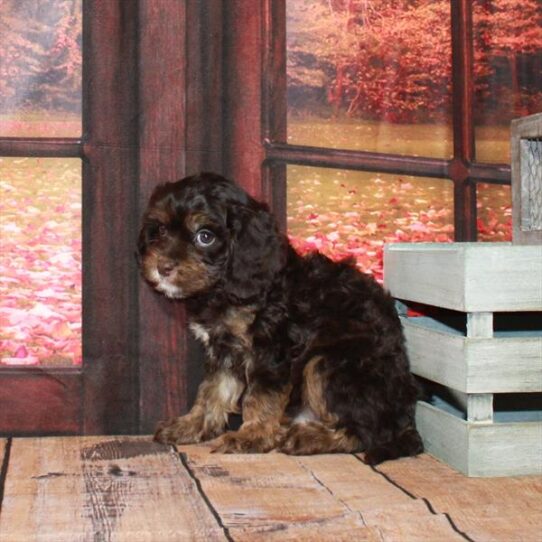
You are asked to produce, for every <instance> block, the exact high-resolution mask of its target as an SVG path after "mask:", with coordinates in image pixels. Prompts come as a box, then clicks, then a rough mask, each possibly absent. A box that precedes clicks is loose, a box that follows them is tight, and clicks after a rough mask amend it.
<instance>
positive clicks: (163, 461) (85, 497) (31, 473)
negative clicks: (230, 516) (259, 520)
mask: <svg viewBox="0 0 542 542" xmlns="http://www.w3.org/2000/svg"><path fill="white" fill-rule="evenodd" d="M0 533H2V534H1V535H0V539H1V540H2V542H9V541H23V540H24V541H26V540H51V541H53V540H54V541H55V542H62V541H70V542H72V541H77V540H84V541H87V540H95V541H104V542H107V541H123V540H126V541H131V542H132V541H134V540H149V541H154V540H160V541H168V540H171V541H179V540H201V541H208V540H209V541H213V540H217V541H218V540H225V535H224V532H223V530H222V528H221V527H220V526H219V525H218V523H217V521H216V519H215V518H214V517H213V515H212V513H211V511H210V510H209V508H208V507H207V506H206V504H205V502H204V501H203V500H202V498H201V496H200V495H199V493H198V490H197V487H196V484H195V482H194V481H193V480H192V478H191V477H190V476H189V474H188V473H187V471H186V470H185V468H184V467H183V465H182V464H181V463H180V461H179V459H178V456H177V455H176V454H175V453H174V451H172V450H171V449H169V448H167V447H165V446H162V445H158V444H156V443H153V442H152V441H151V440H150V438H149V437H145V438H137V437H131V438H128V437H72V438H41V439H40V438H36V439H14V440H13V443H12V448H11V459H10V462H9V467H8V472H7V479H6V484H5V488H4V500H3V504H2V514H1V516H0Z"/></svg>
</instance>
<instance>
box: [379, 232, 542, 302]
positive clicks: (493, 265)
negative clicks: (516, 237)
mask: <svg viewBox="0 0 542 542" xmlns="http://www.w3.org/2000/svg"><path fill="white" fill-rule="evenodd" d="M384 279H385V285H386V288H388V289H389V290H390V292H391V294H392V295H393V296H394V297H396V298H398V299H405V300H410V301H416V302H419V303H425V304H427V305H433V306H435V307H443V308H447V309H452V310H456V311H461V312H497V311H541V310H542V245H537V246H520V245H517V246H514V245H512V244H510V243H402V244H391V245H387V246H386V247H385V249H384Z"/></svg>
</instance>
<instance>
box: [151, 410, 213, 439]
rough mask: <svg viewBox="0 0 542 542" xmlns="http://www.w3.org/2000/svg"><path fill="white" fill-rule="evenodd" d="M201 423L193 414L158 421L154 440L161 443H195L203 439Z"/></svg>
mask: <svg viewBox="0 0 542 542" xmlns="http://www.w3.org/2000/svg"><path fill="white" fill-rule="evenodd" d="M202 426H203V424H202V421H201V420H200V419H199V418H196V417H194V416H190V415H187V416H181V417H179V418H172V419H170V420H167V421H164V422H160V423H159V424H158V427H157V428H156V432H155V433H154V440H155V441H157V442H162V443H163V444H195V443H197V442H201V441H202V440H203V438H202V437H203V427H202Z"/></svg>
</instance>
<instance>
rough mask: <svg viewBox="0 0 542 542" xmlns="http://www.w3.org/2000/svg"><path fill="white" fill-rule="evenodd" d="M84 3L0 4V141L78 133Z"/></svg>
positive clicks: (15, 0)
mask: <svg viewBox="0 0 542 542" xmlns="http://www.w3.org/2000/svg"><path fill="white" fill-rule="evenodd" d="M81 20H82V0H2V1H1V2H0V35H1V36H2V40H1V45H0V136H19V137H39V136H47V137H77V136H79V135H80V134H81V38H82V35H81V33H82V25H81Z"/></svg>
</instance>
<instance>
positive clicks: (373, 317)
mask: <svg viewBox="0 0 542 542" xmlns="http://www.w3.org/2000/svg"><path fill="white" fill-rule="evenodd" d="M139 255H140V265H141V270H142V274H143V276H144V278H145V279H146V280H147V281H148V282H149V283H150V284H151V285H152V286H153V287H154V288H155V289H156V290H157V291H159V292H161V293H164V294H165V295H167V296H169V297H171V298H174V299H182V300H183V301H184V303H186V306H187V311H188V315H189V322H190V328H191V330H192V332H193V333H194V335H195V337H196V338H197V339H199V340H200V341H201V343H202V344H203V346H204V347H205V350H206V353H207V359H206V367H205V369H206V376H205V378H204V381H203V382H202V384H201V386H200V388H199V391H198V395H197V398H196V401H195V404H194V406H193V408H192V409H191V411H190V412H189V413H188V414H187V415H185V416H182V417H179V418H174V419H173V420H169V421H166V422H162V423H161V424H160V425H159V427H158V429H157V432H156V435H155V438H156V439H157V440H159V441H161V442H170V443H192V442H200V441H205V440H211V439H215V440H214V442H213V445H214V448H215V450H216V451H222V452H267V451H269V450H271V449H279V450H281V451H283V452H285V453H290V454H314V453H328V452H361V451H363V452H365V461H367V462H368V463H371V464H376V463H379V462H381V461H384V460H386V459H392V458H396V457H400V456H407V455H415V454H418V453H420V452H421V451H422V448H423V447H422V442H421V439H420V437H419V435H418V433H417V431H416V428H415V424H414V409H415V403H416V399H417V387H416V384H415V381H414V378H413V377H412V375H411V374H410V371H409V363H408V359H407V356H406V352H405V347H404V339H403V334H402V329H401V325H400V321H399V319H398V317H397V314H396V312H395V308H394V303H393V300H392V298H391V297H390V296H389V295H388V294H387V293H386V292H385V291H384V290H383V289H382V288H381V287H380V286H379V285H378V284H377V283H376V282H375V281H374V280H373V279H372V277H370V276H367V275H364V274H362V273H360V272H359V271H358V270H357V269H356V268H355V266H354V265H353V263H352V262H350V261H343V262H340V263H335V262H332V261H331V260H329V259H328V258H327V257H325V256H323V255H321V254H318V253H315V254H311V255H309V256H307V257H301V256H299V255H298V254H297V253H296V252H295V251H294V250H293V249H292V248H291V246H290V245H289V243H288V240H287V238H286V237H285V236H284V235H282V234H281V233H280V232H279V231H278V228H277V225H276V222H275V220H274V218H273V216H272V215H271V214H270V213H269V211H268V208H267V206H266V205H265V204H263V203H260V202H258V201H256V200H254V199H253V198H251V197H250V196H249V195H248V194H246V193H245V192H244V191H243V190H242V189H240V188H239V187H238V186H236V185H235V184H234V183H232V182H230V181H228V180H226V179H224V178H223V177H221V176H218V175H214V174H211V173H202V174H200V175H196V176H192V177H187V178H185V179H183V180H181V181H178V182H175V183H169V184H164V185H160V186H158V187H157V188H156V189H155V191H154V193H153V195H152V197H151V199H150V202H149V206H148V209H147V211H146V213H145V216H144V220H143V226H142V229H141V233H140V238H139ZM239 410H240V411H241V412H242V416H243V423H242V425H241V427H240V428H239V430H237V431H229V432H228V431H227V423H228V414H230V413H233V412H238V411H239Z"/></svg>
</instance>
